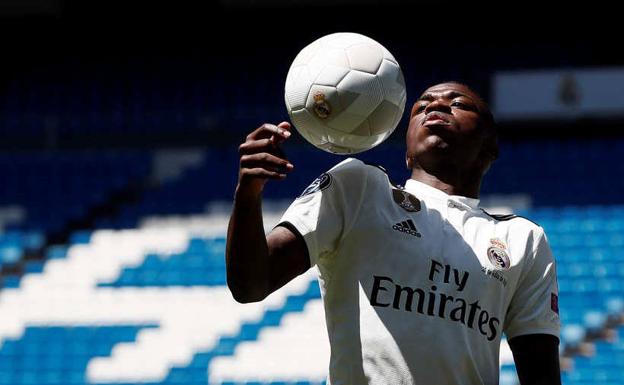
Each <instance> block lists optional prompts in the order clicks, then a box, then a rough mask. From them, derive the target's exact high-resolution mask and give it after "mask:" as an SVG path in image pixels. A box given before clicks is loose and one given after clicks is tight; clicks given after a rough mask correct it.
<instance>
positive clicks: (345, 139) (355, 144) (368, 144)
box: [326, 127, 389, 154]
mask: <svg viewBox="0 0 624 385" xmlns="http://www.w3.org/2000/svg"><path fill="white" fill-rule="evenodd" d="M326 132H327V139H328V140H329V143H331V144H333V145H334V146H338V147H344V148H349V149H351V151H350V152H348V153H349V154H354V153H358V152H362V151H365V150H368V149H371V148H373V147H375V146H376V145H378V144H379V143H381V142H383V141H384V140H385V139H386V138H387V137H388V135H389V133H383V134H380V135H366V136H361V135H353V134H344V133H343V132H340V131H335V130H333V129H331V128H329V127H328V128H326ZM342 153H345V152H342Z"/></svg>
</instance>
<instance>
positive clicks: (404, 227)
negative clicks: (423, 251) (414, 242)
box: [392, 219, 422, 238]
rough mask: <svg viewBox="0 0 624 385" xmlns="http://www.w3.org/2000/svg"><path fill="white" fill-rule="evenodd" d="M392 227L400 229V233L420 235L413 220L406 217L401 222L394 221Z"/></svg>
mask: <svg viewBox="0 0 624 385" xmlns="http://www.w3.org/2000/svg"><path fill="white" fill-rule="evenodd" d="M392 228H393V229H394V230H397V231H400V232H402V233H407V234H410V235H413V236H415V237H418V238H420V237H421V236H422V235H421V234H420V233H419V232H418V230H417V229H416V226H414V222H413V221H412V220H411V219H408V220H406V221H403V222H399V223H395V224H394V225H393V226H392Z"/></svg>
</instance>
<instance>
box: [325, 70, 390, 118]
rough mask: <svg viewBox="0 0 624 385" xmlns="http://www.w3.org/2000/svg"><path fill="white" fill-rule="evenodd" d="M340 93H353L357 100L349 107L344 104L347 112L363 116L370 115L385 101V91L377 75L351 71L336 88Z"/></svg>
mask: <svg viewBox="0 0 624 385" xmlns="http://www.w3.org/2000/svg"><path fill="white" fill-rule="evenodd" d="M336 88H338V92H345V91H346V92H351V93H354V94H357V95H358V96H357V98H355V100H353V101H352V102H351V103H350V104H349V105H348V106H347V105H344V104H343V107H344V108H345V111H347V112H349V113H352V114H358V115H362V116H366V115H368V114H369V113H370V112H371V111H373V110H374V109H375V108H376V107H377V106H378V105H379V103H381V101H382V100H383V91H382V90H381V85H380V84H379V81H378V80H377V77H376V76H375V75H371V74H368V73H364V72H359V71H351V72H349V73H348V74H347V76H345V78H344V79H342V81H341V82H340V83H338V85H337V86H336Z"/></svg>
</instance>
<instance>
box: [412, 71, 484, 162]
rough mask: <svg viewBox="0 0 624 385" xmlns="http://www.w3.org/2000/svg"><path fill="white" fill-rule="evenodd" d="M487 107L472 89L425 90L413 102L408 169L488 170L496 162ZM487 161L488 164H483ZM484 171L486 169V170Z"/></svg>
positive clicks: (454, 86) (455, 86) (448, 85)
mask: <svg viewBox="0 0 624 385" xmlns="http://www.w3.org/2000/svg"><path fill="white" fill-rule="evenodd" d="M485 109H487V106H486V104H485V103H484V102H483V101H482V100H481V98H480V97H479V96H478V95H477V94H476V93H474V92H473V91H472V90H471V89H470V88H468V87H466V86H464V85H461V84H456V83H442V84H438V85H435V86H433V87H431V88H429V89H428V90H426V91H425V92H424V93H423V94H422V96H421V97H420V98H419V99H418V100H417V101H416V103H414V106H413V108H412V112H411V114H410V121H409V127H408V130H407V158H408V167H410V168H411V167H413V165H414V164H416V163H417V164H418V165H420V166H421V167H423V168H425V169H428V168H430V169H435V168H438V167H439V166H450V167H458V168H470V167H479V166H484V167H485V168H487V166H489V163H490V162H491V161H492V160H493V158H492V157H490V156H484V152H485V151H488V150H489V151H492V149H491V148H488V146H489V147H491V145H492V144H491V140H488V138H491V135H489V132H488V129H487V127H486V126H485V125H484V124H483V122H482V118H481V117H482V111H485ZM484 159H488V161H487V165H482V163H483V160H484ZM483 171H485V170H483Z"/></svg>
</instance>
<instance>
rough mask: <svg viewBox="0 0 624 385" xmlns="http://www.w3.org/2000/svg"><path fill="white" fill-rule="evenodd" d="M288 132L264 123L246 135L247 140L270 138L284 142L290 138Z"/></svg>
mask: <svg viewBox="0 0 624 385" xmlns="http://www.w3.org/2000/svg"><path fill="white" fill-rule="evenodd" d="M290 134H291V133H290V131H289V130H288V129H286V128H283V127H278V126H276V125H274V124H270V123H265V124H263V125H261V126H260V127H258V128H256V129H255V130H254V131H253V132H252V133H251V134H249V135H247V140H257V139H264V138H270V137H272V136H276V137H279V138H280V139H282V140H284V139H287V138H288V137H290Z"/></svg>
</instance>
